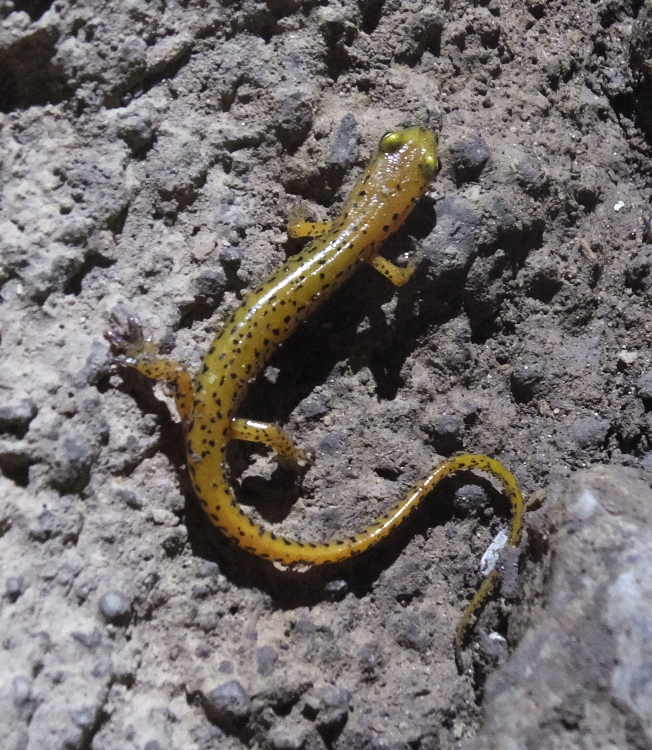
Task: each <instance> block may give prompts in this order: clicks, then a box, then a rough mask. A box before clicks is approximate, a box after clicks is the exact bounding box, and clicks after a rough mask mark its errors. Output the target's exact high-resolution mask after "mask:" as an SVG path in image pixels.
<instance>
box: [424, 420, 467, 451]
mask: <svg viewBox="0 0 652 750" xmlns="http://www.w3.org/2000/svg"><path fill="white" fill-rule="evenodd" d="M421 427H422V429H423V430H425V432H427V433H428V435H429V436H430V437H431V439H432V443H433V445H434V446H435V448H436V449H437V451H438V452H439V453H442V454H446V453H452V452H453V451H457V450H460V449H461V448H462V445H463V441H464V422H463V420H462V419H461V418H460V417H458V416H457V415H455V414H444V415H442V416H435V417H433V416H431V415H429V414H426V417H425V419H424V420H423V422H422V423H421Z"/></svg>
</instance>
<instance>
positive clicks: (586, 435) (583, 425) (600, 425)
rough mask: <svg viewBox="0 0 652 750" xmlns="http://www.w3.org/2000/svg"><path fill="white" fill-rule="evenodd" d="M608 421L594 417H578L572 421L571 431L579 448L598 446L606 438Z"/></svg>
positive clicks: (608, 426)
mask: <svg viewBox="0 0 652 750" xmlns="http://www.w3.org/2000/svg"><path fill="white" fill-rule="evenodd" d="M610 426H611V425H610V423H609V422H608V421H607V420H606V419H597V418H596V417H580V418H579V419H576V420H575V422H573V426H572V433H573V437H574V438H575V442H576V443H577V445H578V446H579V447H580V448H583V449H585V450H586V449H589V448H598V447H599V446H601V445H602V444H603V443H604V441H605V440H606V438H607V433H608V432H609V428H610Z"/></svg>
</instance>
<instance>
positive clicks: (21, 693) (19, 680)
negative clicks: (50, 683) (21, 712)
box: [11, 675, 32, 708]
mask: <svg viewBox="0 0 652 750" xmlns="http://www.w3.org/2000/svg"><path fill="white" fill-rule="evenodd" d="M11 685H12V688H13V691H14V706H16V708H20V707H21V706H24V705H25V704H26V703H29V701H30V700H31V699H32V683H31V681H30V680H28V679H27V677H23V676H22V675H17V676H16V677H14V679H13V680H12V683H11Z"/></svg>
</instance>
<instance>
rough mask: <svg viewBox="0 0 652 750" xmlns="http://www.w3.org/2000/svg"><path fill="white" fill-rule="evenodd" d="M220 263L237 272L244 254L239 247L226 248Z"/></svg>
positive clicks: (221, 253) (221, 254)
mask: <svg viewBox="0 0 652 750" xmlns="http://www.w3.org/2000/svg"><path fill="white" fill-rule="evenodd" d="M220 261H222V264H223V265H225V266H226V267H227V268H230V269H233V270H236V271H237V270H238V268H240V265H241V263H242V253H241V252H240V250H238V248H237V247H225V248H224V249H223V250H222V251H221V252H220Z"/></svg>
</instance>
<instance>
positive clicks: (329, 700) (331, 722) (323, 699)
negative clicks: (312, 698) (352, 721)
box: [315, 685, 351, 743]
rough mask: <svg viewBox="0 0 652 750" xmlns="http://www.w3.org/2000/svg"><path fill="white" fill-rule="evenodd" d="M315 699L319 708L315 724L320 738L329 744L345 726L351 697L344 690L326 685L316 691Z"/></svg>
mask: <svg viewBox="0 0 652 750" xmlns="http://www.w3.org/2000/svg"><path fill="white" fill-rule="evenodd" d="M317 697H318V699H319V702H320V704H321V707H320V710H319V713H318V714H317V719H316V722H315V724H316V726H317V729H318V731H319V732H320V734H321V735H322V737H324V739H325V740H327V742H329V743H330V742H332V741H333V740H334V739H335V738H336V737H337V735H338V734H339V733H340V732H341V731H342V729H343V727H344V725H345V724H346V720H347V719H348V717H349V702H350V700H351V696H350V695H349V692H348V691H347V690H344V688H340V687H336V686H335V685H326V686H325V687H323V688H322V689H321V690H318V691H317Z"/></svg>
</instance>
